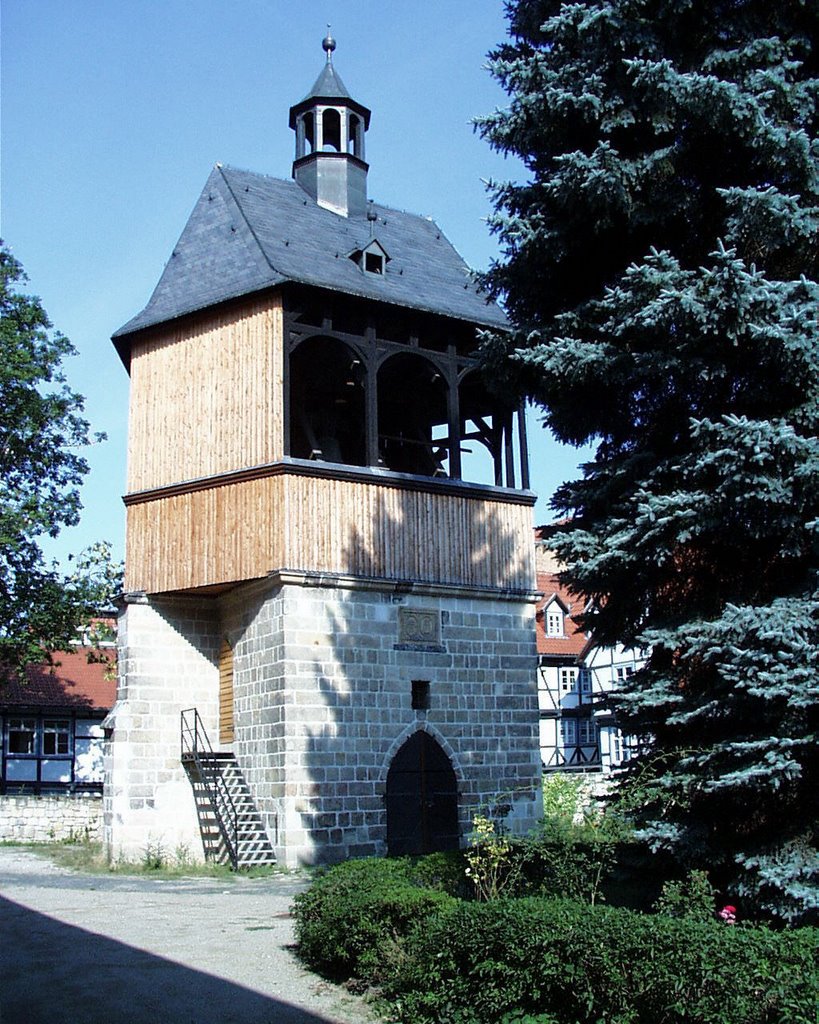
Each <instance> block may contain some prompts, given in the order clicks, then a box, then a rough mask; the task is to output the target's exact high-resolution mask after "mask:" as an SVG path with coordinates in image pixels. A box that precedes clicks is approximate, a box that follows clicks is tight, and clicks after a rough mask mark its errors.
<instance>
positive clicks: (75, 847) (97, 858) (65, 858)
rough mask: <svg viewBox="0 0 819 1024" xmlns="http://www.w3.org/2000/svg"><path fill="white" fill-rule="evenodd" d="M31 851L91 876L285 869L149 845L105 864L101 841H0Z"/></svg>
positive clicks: (249, 873)
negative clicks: (201, 858) (237, 865)
mask: <svg viewBox="0 0 819 1024" xmlns="http://www.w3.org/2000/svg"><path fill="white" fill-rule="evenodd" d="M2 845H3V846H8V847H16V848H17V849H23V850H27V851H30V852H31V853H35V854H37V855H38V856H40V857H43V858H45V859H46V860H50V861H51V862H52V863H53V864H57V865H58V866H59V867H64V868H69V869H70V870H72V871H84V872H86V873H88V874H94V875H139V876H150V877H151V878H219V879H223V880H226V881H228V880H235V879H237V878H270V877H272V876H280V875H283V874H287V873H288V872H287V871H286V869H284V868H280V867H278V866H275V865H274V866H260V867H251V868H247V869H240V870H239V871H233V870H231V868H230V867H229V866H228V865H227V864H213V863H210V862H206V863H204V864H203V863H200V862H198V861H194V860H193V859H192V858H191V857H190V854H189V853H187V851H186V850H185V849H184V848H181V849H179V850H177V851H174V852H173V853H170V854H168V853H165V852H164V851H163V850H162V849H161V848H159V847H158V846H157V845H156V844H149V845H148V846H147V847H146V848H145V850H144V852H143V856H142V859H141V860H139V861H130V860H125V859H117V860H115V861H112V862H110V863H109V861H108V859H107V858H106V856H105V852H104V850H103V848H102V844H101V843H92V842H78V843H3V844H2Z"/></svg>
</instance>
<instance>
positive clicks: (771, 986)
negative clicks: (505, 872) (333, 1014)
mask: <svg viewBox="0 0 819 1024" xmlns="http://www.w3.org/2000/svg"><path fill="white" fill-rule="evenodd" d="M816 939H817V934H816V932H815V931H814V930H812V929H802V930H794V931H790V932H773V931H769V930H767V929H761V928H750V927H749V928H743V927H726V926H725V925H722V924H720V923H719V922H713V921H712V922H701V921H697V920H694V919H692V918H690V917H683V918H671V917H667V916H664V915H655V916H649V915H643V914H636V913H634V912H632V911H628V910H623V909H619V908H612V907H592V906H589V905H586V904H581V903H578V902H575V901H570V900H545V899H535V898H529V899H520V900H499V901H494V902H488V903H477V902H473V903H468V902H463V901H461V902H457V903H452V904H450V905H449V906H448V907H441V908H440V910H439V913H438V914H437V915H436V916H435V917H434V918H430V919H428V920H427V922H426V924H425V927H424V928H423V929H418V930H417V931H415V932H414V933H413V934H412V936H411V937H410V938H409V940H408V941H407V944H406V946H405V949H404V956H403V958H402V960H401V962H400V964H399V965H398V968H397V970H396V971H395V972H393V973H392V974H391V975H390V976H389V978H386V979H385V994H386V995H387V997H388V998H389V999H390V1000H391V1001H392V1003H393V1005H394V1007H395V1009H396V1012H397V1015H398V1019H399V1020H401V1021H403V1022H406V1024H433V1022H438V1021H444V1020H445V1021H447V1022H450V1024H496V1022H499V1021H504V1020H506V1021H507V1022H509V1024H511V1022H513V1021H514V1022H515V1024H523V1022H524V1021H526V1022H529V1024H532V1022H537V1024H547V1022H548V1024H599V1022H601V1021H605V1022H606V1024H815V1020H816V1016H815V1014H816V999H817V946H816Z"/></svg>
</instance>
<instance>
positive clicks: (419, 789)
mask: <svg viewBox="0 0 819 1024" xmlns="http://www.w3.org/2000/svg"><path fill="white" fill-rule="evenodd" d="M458 840H459V833H458V783H457V780H456V778H455V772H454V771H453V770H452V765H451V764H450V761H449V758H448V757H447V756H446V754H445V753H444V751H443V750H442V749H441V747H440V745H439V744H438V743H436V741H435V740H434V739H433V738H432V737H431V736H430V735H429V733H426V732H423V731H422V730H419V731H418V732H415V733H413V734H412V736H410V738H409V739H408V740H407V742H406V743H405V744H404V745H403V746H402V747H401V749H400V750H399V751H398V753H397V754H396V755H395V757H394V758H393V761H392V764H391V765H390V770H389V772H388V774H387V852H388V853H389V854H390V856H393V857H402V856H417V855H418V854H421V853H434V852H436V851H438V850H457V849H458V845H459V843H458Z"/></svg>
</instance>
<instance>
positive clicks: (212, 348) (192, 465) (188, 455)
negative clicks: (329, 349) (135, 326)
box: [127, 295, 284, 493]
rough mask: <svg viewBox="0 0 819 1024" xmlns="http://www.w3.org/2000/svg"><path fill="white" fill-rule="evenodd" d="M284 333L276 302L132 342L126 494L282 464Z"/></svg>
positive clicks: (206, 317)
mask: <svg viewBox="0 0 819 1024" xmlns="http://www.w3.org/2000/svg"><path fill="white" fill-rule="evenodd" d="M282 331H283V318H282V307H281V297H280V296H278V295H276V296H267V297H265V298H263V299H257V300H255V301H249V302H248V303H247V304H245V305H244V306H242V307H241V308H233V309H229V310H227V311H224V312H222V313H221V314H214V313H209V314H205V315H203V316H201V317H197V318H191V319H189V320H186V321H185V322H184V323H182V324H180V325H178V326H176V327H171V328H166V329H165V330H164V331H163V333H162V334H161V335H159V336H156V335H154V336H152V337H150V338H148V339H145V340H141V341H140V340H137V341H135V342H134V343H133V347H132V352H131V404H130V425H129V445H128V484H127V487H128V491H129V493H132V492H134V491H142V490H147V489H150V488H153V487H164V486H166V485H168V484H172V483H178V482H180V481H183V480H195V479H197V478H200V477H206V476H212V475H214V474H216V473H226V472H231V471H234V470H238V469H244V468H246V467H248V466H254V465H262V464H265V463H269V462H272V461H275V460H276V459H279V458H281V456H282V453H283V451H284V424H283V418H282V394H283V384H282V373H283V355H282V353H283V343H282Z"/></svg>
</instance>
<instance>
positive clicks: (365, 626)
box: [224, 577, 540, 866]
mask: <svg viewBox="0 0 819 1024" xmlns="http://www.w3.org/2000/svg"><path fill="white" fill-rule="evenodd" d="M225 612H226V615H225V620H224V623H225V626H226V627H227V634H228V638H229V639H230V641H231V643H232V645H233V647H234V690H235V722H236V737H235V742H234V752H235V753H236V756H237V758H238V761H239V763H240V765H241V767H242V769H243V771H244V773H245V777H246V779H247V781H248V783H249V785H250V788H251V790H252V791H253V793H254V795H255V797H256V800H257V803H258V806H259V809H260V810H261V812H262V814H263V817H264V818H265V821H266V823H267V827H268V833H269V835H270V838H271V840H272V841H273V843H274V846H275V847H276V849H277V853H278V855H279V856H280V858H281V859H282V860H283V861H284V862H286V863H287V864H288V865H290V866H293V865H295V864H297V863H305V862H306V863H310V862H314V861H324V860H339V859H343V858H345V857H349V856H365V855H373V854H383V853H385V852H386V831H387V829H386V805H385V794H386V781H387V773H388V770H389V767H390V763H391V761H392V758H393V757H394V756H395V754H396V753H397V751H398V750H399V749H400V747H401V745H402V743H404V742H405V741H406V740H407V739H408V738H409V737H410V736H411V735H412V734H413V733H414V732H415V731H417V730H419V729H423V730H424V731H426V732H428V733H429V734H430V735H431V736H432V737H433V738H434V739H435V740H436V741H437V742H438V744H439V745H440V746H441V747H442V749H443V750H444V752H445V753H446V755H447V756H448V757H449V759H450V761H451V763H452V767H453V769H454V771H455V774H456V777H457V780H458V804H459V818H460V821H459V824H460V829H461V833H462V835H463V834H466V833H467V832H468V831H469V830H470V828H471V819H472V815H473V814H474V813H475V812H476V811H477V810H479V809H480V808H481V807H486V806H488V805H492V804H494V803H495V802H496V801H498V800H500V801H501V802H502V803H504V804H506V805H508V807H509V808H510V812H509V815H508V819H507V823H508V824H509V825H510V827H512V828H513V829H515V830H517V831H526V830H527V829H529V828H531V827H532V826H533V825H534V824H535V822H536V820H537V819H538V817H539V816H540V802H539V798H540V755H539V748H538V739H537V728H538V712H537V694H536V678H535V649H534V628H533V616H534V605H533V604H532V603H531V602H529V601H527V600H526V598H525V597H521V596H519V595H506V596H504V595H501V594H498V593H497V592H495V593H486V594H479V593H477V592H471V593H468V592H464V591H456V590H455V588H449V589H447V588H435V587H432V586H429V587H420V588H419V587H417V586H416V587H414V588H412V592H411V593H407V592H406V588H404V590H403V591H402V590H401V588H397V587H390V586H388V585H383V586H378V587H377V586H371V587H369V588H368V587H364V586H359V585H356V584H355V583H354V582H352V581H349V580H348V581H337V582H336V583H333V581H331V580H328V579H327V577H324V578H322V579H321V580H311V579H310V578H309V577H307V578H306V579H305V580H304V581H303V582H300V583H298V584H291V583H284V584H283V585H279V586H277V587H276V588H274V589H272V590H271V591H270V592H269V594H268V595H267V596H266V597H265V598H264V599H263V600H259V601H257V602H256V603H254V604H253V605H252V606H249V605H247V604H245V605H244V606H242V605H240V604H239V603H236V602H235V601H233V602H232V603H231V605H230V607H229V608H227V607H226V608H225ZM419 680H421V681H425V682H427V683H429V694H430V696H429V707H428V709H422V710H415V709H413V708H412V706H411V694H412V683H413V681H419Z"/></svg>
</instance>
